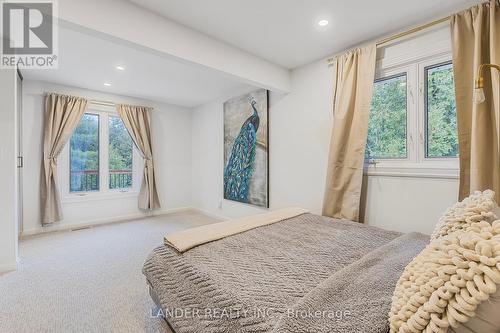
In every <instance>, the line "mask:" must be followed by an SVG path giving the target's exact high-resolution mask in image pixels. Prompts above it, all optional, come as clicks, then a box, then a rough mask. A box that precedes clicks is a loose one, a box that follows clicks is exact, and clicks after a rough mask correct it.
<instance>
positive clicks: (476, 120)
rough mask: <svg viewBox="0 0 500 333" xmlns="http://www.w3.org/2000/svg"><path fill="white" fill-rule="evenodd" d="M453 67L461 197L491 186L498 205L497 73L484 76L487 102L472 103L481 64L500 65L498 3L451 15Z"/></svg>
mask: <svg viewBox="0 0 500 333" xmlns="http://www.w3.org/2000/svg"><path fill="white" fill-rule="evenodd" d="M451 33H452V43H453V66H454V74H455V93H456V100H457V125H458V142H459V151H460V199H463V198H464V197H466V196H468V195H469V193H470V192H473V191H475V190H485V189H492V190H494V191H495V192H496V201H497V202H498V203H500V200H499V199H500V154H499V149H500V142H499V140H500V139H499V127H498V126H499V122H500V120H499V119H500V118H499V117H500V114H499V112H500V111H499V110H500V99H499V98H500V96H499V91H500V87H499V73H498V72H497V71H496V70H491V71H490V70H487V71H486V72H485V76H484V92H485V95H486V101H485V102H484V103H481V104H476V103H474V101H473V93H474V81H475V78H476V76H477V70H478V67H479V65H481V64H484V63H486V64H488V63H492V64H497V65H500V1H499V0H493V1H490V2H489V3H488V2H487V3H483V4H480V5H478V6H475V7H472V8H471V9H469V10H466V11H464V12H461V13H459V14H456V15H454V16H452V19H451Z"/></svg>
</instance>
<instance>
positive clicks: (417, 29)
mask: <svg viewBox="0 0 500 333" xmlns="http://www.w3.org/2000/svg"><path fill="white" fill-rule="evenodd" d="M450 19H451V15H450V16H446V17H443V18H440V19H438V20H435V21H432V22H429V23H426V24H423V25H420V26H418V27H415V28H412V29H410V30H406V31H403V32H400V33H398V34H395V35H392V36H389V37H386V38H383V39H380V40H378V41H377V42H376V43H375V44H376V45H377V47H380V46H383V45H385V44H387V43H390V42H392V41H394V40H396V39H399V38H402V37H405V36H408V35H412V34H415V33H417V32H420V31H422V30H426V29H428V28H431V27H433V26H435V25H438V24H441V23H444V22H446V21H449V20H450ZM334 59H335V57H330V58H328V59H327V60H326V61H327V63H328V64H329V65H331V64H332V63H333V60H334Z"/></svg>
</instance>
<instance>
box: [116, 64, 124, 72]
mask: <svg viewBox="0 0 500 333" xmlns="http://www.w3.org/2000/svg"><path fill="white" fill-rule="evenodd" d="M115 68H116V69H117V70H119V71H124V70H125V67H123V66H119V65H118V66H116V67H115Z"/></svg>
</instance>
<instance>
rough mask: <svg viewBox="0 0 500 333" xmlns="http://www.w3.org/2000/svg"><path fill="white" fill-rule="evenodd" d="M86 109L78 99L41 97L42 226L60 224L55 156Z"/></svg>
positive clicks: (61, 96)
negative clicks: (42, 133) (43, 113)
mask: <svg viewBox="0 0 500 333" xmlns="http://www.w3.org/2000/svg"><path fill="white" fill-rule="evenodd" d="M86 108H87V100H86V99H84V98H80V97H73V96H63V95H56V94H49V95H47V96H46V97H45V124H44V138H43V163H42V169H43V170H42V171H43V172H42V174H43V175H44V178H43V179H42V183H41V200H42V205H41V206H42V224H43V225H46V224H50V223H54V222H57V221H60V220H62V211H61V200H60V198H59V190H58V187H57V177H56V169H57V156H58V155H59V153H60V152H61V150H62V149H63V147H64V145H65V144H66V143H67V142H68V140H69V138H70V137H71V134H72V133H73V131H74V130H75V127H76V126H77V125H78V123H79V121H80V119H81V118H82V116H83V114H84V113H85V110H86Z"/></svg>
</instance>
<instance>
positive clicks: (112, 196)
mask: <svg viewBox="0 0 500 333" xmlns="http://www.w3.org/2000/svg"><path fill="white" fill-rule="evenodd" d="M138 196H139V192H137V191H127V192H119V191H110V192H106V193H82V194H66V195H65V196H64V197H63V198H62V203H63V204H65V203H79V202H88V201H100V200H117V199H125V198H137V197H138Z"/></svg>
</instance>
